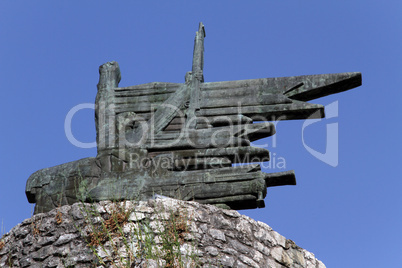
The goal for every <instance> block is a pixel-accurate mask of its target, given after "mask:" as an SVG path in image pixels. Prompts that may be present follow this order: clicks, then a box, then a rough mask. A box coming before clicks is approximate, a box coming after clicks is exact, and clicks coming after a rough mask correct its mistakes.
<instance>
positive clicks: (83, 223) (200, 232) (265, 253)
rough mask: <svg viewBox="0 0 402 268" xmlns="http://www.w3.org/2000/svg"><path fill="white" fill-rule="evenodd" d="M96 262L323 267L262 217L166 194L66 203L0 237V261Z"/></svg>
mask: <svg viewBox="0 0 402 268" xmlns="http://www.w3.org/2000/svg"><path fill="white" fill-rule="evenodd" d="M105 232H106V233H107V235H103V234H102V233H105ZM95 253H96V254H95ZM94 263H95V264H97V265H98V266H99V265H104V266H106V267H109V266H111V264H112V263H114V264H116V265H117V266H119V265H122V264H129V265H128V266H129V267H164V266H165V265H167V264H173V265H180V263H181V265H184V266H183V267H264V268H265V267H316V268H317V267H319V268H324V267H325V266H324V264H323V263H322V262H321V261H318V260H317V259H316V258H315V257H314V254H312V253H310V252H308V251H306V250H304V249H302V248H300V247H298V246H297V245H296V244H295V243H294V242H293V241H291V240H289V239H286V238H285V237H283V236H281V235H280V234H278V233H277V232H275V231H273V230H272V229H271V228H270V227H269V226H268V225H266V224H265V223H262V222H257V221H254V220H253V219H250V218H249V217H246V216H244V215H241V214H239V213H238V212H237V211H233V210H225V209H220V208H217V207H215V206H212V205H202V204H199V203H196V202H185V201H179V200H174V199H170V198H169V199H156V200H149V201H141V202H130V201H126V202H118V203H113V202H110V201H103V202H99V203H94V204H82V203H76V204H74V205H71V206H70V205H67V206H63V207H60V208H57V209H54V210H52V211H50V212H48V213H40V214H37V215H34V216H33V217H32V218H30V219H27V220H25V221H23V222H22V223H21V224H19V225H17V226H15V227H14V228H13V229H12V230H11V231H10V232H9V233H7V234H6V235H4V236H3V238H2V239H1V244H0V266H1V267H6V266H8V265H10V264H11V266H12V267H28V266H29V267H36V266H38V267H39V266H43V267H69V266H74V267H89V266H90V265H92V264H94ZM186 265H190V266H186ZM191 265H195V266H191ZM170 267H182V266H170Z"/></svg>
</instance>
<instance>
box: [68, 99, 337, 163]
mask: <svg viewBox="0 0 402 268" xmlns="http://www.w3.org/2000/svg"><path fill="white" fill-rule="evenodd" d="M338 104H339V103H338V101H335V102H332V103H330V104H328V105H326V106H325V112H326V118H324V119H312V118H311V119H307V120H305V121H304V123H303V125H302V129H301V138H302V143H303V146H304V148H305V149H306V150H307V152H309V153H310V154H311V155H312V156H314V157H315V158H316V159H318V160H320V161H322V162H324V163H326V164H328V165H330V166H332V167H337V166H338V164H339V126H338V123H337V122H335V123H328V124H326V136H325V138H326V142H325V144H326V148H325V152H320V151H318V150H316V149H314V148H312V147H310V146H309V145H308V144H307V143H306V141H305V136H307V135H305V130H306V129H307V128H308V127H309V126H311V125H313V124H315V123H318V122H322V121H324V120H329V119H332V118H336V117H338V111H339V105H338ZM83 109H92V110H95V105H94V104H93V103H81V104H78V105H76V106H74V107H73V108H71V109H70V111H69V112H68V113H67V115H66V118H65V120H64V132H65V134H66V137H67V139H68V141H69V142H70V143H71V144H72V145H74V146H76V147H78V148H83V149H90V148H95V147H96V141H94V142H81V141H79V140H78V139H76V138H75V137H74V134H73V133H72V129H71V125H72V120H73V118H74V115H75V114H76V113H78V112H79V111H81V110H83ZM278 119H280V118H278ZM278 119H277V121H276V122H274V123H275V125H276V124H277V123H278V121H281V120H278ZM264 121H269V120H264ZM142 123H145V124H146V122H142ZM277 146H278V145H277V141H276V138H275V135H274V137H273V147H277ZM259 147H261V146H259ZM262 147H264V146H262ZM274 158H275V154H274ZM271 160H272V159H271ZM281 161H282V162H284V159H282V157H281ZM284 163H285V162H284ZM284 163H282V164H281V165H283V164H284Z"/></svg>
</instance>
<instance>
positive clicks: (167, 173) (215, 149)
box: [26, 23, 361, 213]
mask: <svg viewBox="0 0 402 268" xmlns="http://www.w3.org/2000/svg"><path fill="white" fill-rule="evenodd" d="M204 37H205V30H204V26H203V25H202V23H200V25H199V30H198V31H197V33H196V37H195V44H194V54H193V65H192V71H191V72H187V73H186V75H185V83H183V84H180V83H160V82H155V83H148V84H143V85H137V86H131V87H118V84H119V82H120V69H119V66H118V64H117V63H116V62H109V63H106V64H103V65H102V66H100V68H99V72H100V79H99V83H98V94H97V96H96V102H95V122H96V131H97V145H98V155H97V157H90V158H84V159H81V160H78V161H74V162H70V163H66V164H62V165H59V166H56V167H52V168H46V169H43V170H39V171H37V172H35V173H34V174H32V175H31V176H30V177H29V179H28V181H27V186H26V195H27V197H28V201H29V202H31V203H36V207H35V213H40V212H47V211H49V210H51V209H53V208H55V207H57V206H59V205H64V204H72V203H75V202H78V201H85V202H94V201H100V200H133V199H140V200H144V199H148V198H151V197H152V196H153V195H154V194H162V195H164V196H169V197H173V198H179V199H182V200H194V201H197V202H200V203H208V204H215V205H218V206H222V207H226V208H232V209H252V208H257V207H264V206H265V204H264V198H265V196H266V194H267V187H271V186H279V185H294V184H296V180H295V175H294V172H293V171H286V172H278V173H269V174H268V173H264V172H262V171H261V168H260V165H259V164H256V163H259V162H264V161H268V160H269V152H268V150H266V149H263V148H256V147H252V146H250V142H252V141H255V140H258V139H261V138H265V137H268V136H271V135H274V134H275V127H274V124H273V123H270V122H264V123H253V121H275V120H278V118H279V119H280V120H289V119H309V118H322V117H324V107H323V106H322V105H318V104H310V103H307V102H305V101H308V100H312V99H316V98H319V97H323V96H327V95H330V94H335V93H338V92H342V91H345V90H349V89H352V88H355V87H357V86H360V85H361V74H360V73H339V74H325V75H306V76H296V77H281V78H263V79H251V80H240V81H227V82H210V83H208V82H204V76H203V59H204V57H203V53H204ZM237 163H241V164H245V163H252V164H249V165H233V164H237Z"/></svg>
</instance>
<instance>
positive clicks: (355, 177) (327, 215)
mask: <svg viewBox="0 0 402 268" xmlns="http://www.w3.org/2000/svg"><path fill="white" fill-rule="evenodd" d="M212 3H213V4H212ZM401 10H402V2H401V1H373V0H364V1H363V0H356V1H341V0H338V1H322V0H311V1H248V2H246V1H233V0H231V1H222V0H221V1H215V2H213V1H113V2H112V1H11V0H3V1H1V2H0V25H1V26H0V38H1V42H0V59H1V67H0V86H1V94H2V97H1V106H0V111H1V122H2V124H1V134H0V135H1V139H0V141H1V154H0V167H1V168H0V170H1V175H0V176H1V185H0V222H2V226H3V227H2V229H3V232H4V231H5V232H7V231H9V230H10V229H11V228H12V227H13V226H15V225H16V224H18V223H19V222H21V221H22V220H24V219H25V218H29V217H30V216H31V213H32V210H33V207H32V205H31V204H29V203H28V202H27V199H26V197H25V193H24V190H25V183H26V180H27V179H28V177H29V176H30V175H31V174H32V173H33V172H35V171H37V170H39V169H42V168H46V167H51V166H55V165H58V164H62V163H65V162H68V161H73V160H78V159H80V158H84V157H88V156H95V155H96V149H95V148H93V149H82V148H77V147H75V146H73V145H72V144H71V143H70V142H69V141H68V140H67V138H66V135H65V131H64V120H65V117H66V115H67V113H68V111H69V110H70V109H71V108H73V107H74V106H76V105H78V104H81V103H93V102H94V100H95V95H96V84H97V82H98V66H99V65H101V64H103V63H105V62H107V61H112V60H115V61H118V63H119V65H120V68H121V72H122V81H121V83H120V85H121V86H128V85H135V84H141V83H147V82H154V81H162V82H183V81H184V75H185V73H186V72H187V71H189V70H190V69H191V60H192V49H193V40H194V34H195V31H196V30H197V27H198V22H200V21H202V22H203V23H204V24H205V27H206V39H205V47H206V49H205V68H204V70H205V71H204V76H205V80H206V81H223V80H238V79H251V78H264V77H278V76H293V75H304V74H321V73H337V72H354V71H358V72H362V73H363V86H361V87H359V88H357V89H354V90H351V91H348V92H344V93H341V94H337V95H334V96H329V97H325V98H321V99H318V100H315V101H312V102H314V103H320V104H324V105H328V104H331V103H334V102H337V105H338V106H337V107H338V108H337V112H338V116H337V117H333V118H330V119H328V120H322V121H321V122H317V123H314V124H311V125H310V126H308V128H305V129H304V132H303V123H304V121H284V122H280V123H279V124H278V125H277V135H276V138H275V139H276V140H273V139H272V138H270V139H268V140H266V141H264V142H267V143H268V144H269V145H268V147H267V148H268V149H269V150H271V151H272V153H275V154H276V157H277V159H279V157H282V158H284V159H285V161H286V170H290V169H294V170H295V171H296V178H297V182H298V185H297V186H287V187H277V188H270V189H268V190H269V191H268V196H267V198H266V205H267V207H266V208H264V209H258V210H252V211H243V212H242V213H244V214H246V215H248V216H250V217H252V218H254V219H256V220H259V221H263V222H265V223H267V224H268V225H270V226H271V227H272V228H274V229H275V230H276V231H278V232H279V233H280V234H282V235H284V236H285V237H287V238H289V239H292V240H294V241H295V242H296V243H297V244H298V245H299V246H301V247H303V248H305V249H307V250H309V251H311V252H313V253H315V255H316V257H317V258H319V259H320V260H322V261H323V262H324V263H325V264H326V265H327V267H366V268H367V267H399V265H400V263H402V254H401V251H402V246H401V243H400V242H399V241H401V240H402V232H401V226H402V215H401V212H402V195H401V194H400V193H401V190H402V180H401V179H402V176H401V174H400V171H398V170H400V168H399V167H400V166H401V164H400V161H401V159H402V153H401V149H402V148H401V134H400V133H401V120H400V116H401V110H400V109H401V107H400V103H401V102H400V99H401V97H402V93H401V92H402V88H401V87H402V74H401V73H402V53H401V49H402V34H401V32H402V16H401ZM328 124H337V126H338V134H339V136H338V139H337V140H338V147H337V148H339V151H338V153H339V158H338V160H339V162H338V165H337V166H336V167H333V166H330V165H328V164H326V163H324V162H323V161H320V160H319V159H317V158H316V157H314V156H313V155H312V154H311V153H310V152H309V151H308V150H307V149H306V146H305V145H304V144H303V141H302V133H304V142H305V144H307V146H309V147H311V148H313V149H314V150H316V151H321V152H324V151H325V144H326V137H327V133H326V127H327V125H328ZM333 126H335V125H333ZM72 131H73V133H74V135H75V137H76V138H77V139H79V140H80V141H83V142H93V141H94V140H95V124H94V114H93V111H92V110H90V109H87V110H82V111H80V112H79V113H77V114H76V115H75V116H74V118H73V124H72ZM330 142H334V141H330ZM272 171H283V170H281V169H279V170H272ZM267 172H270V170H267ZM0 234H1V233H0Z"/></svg>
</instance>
